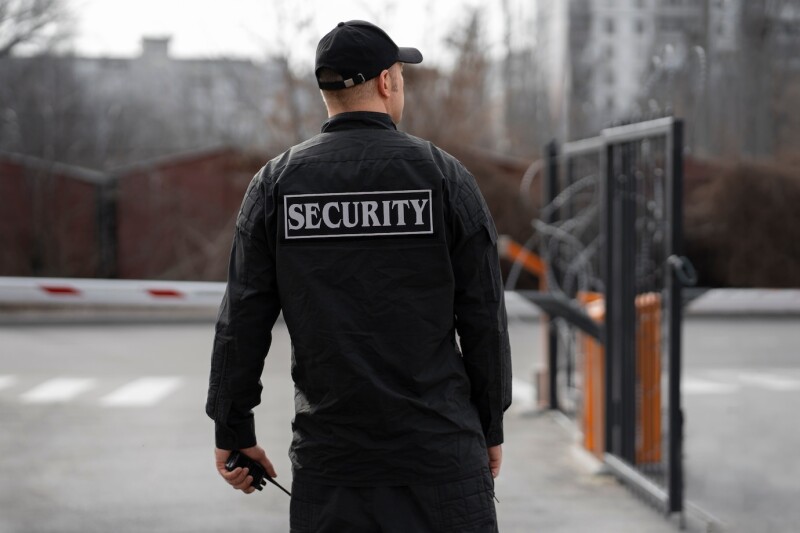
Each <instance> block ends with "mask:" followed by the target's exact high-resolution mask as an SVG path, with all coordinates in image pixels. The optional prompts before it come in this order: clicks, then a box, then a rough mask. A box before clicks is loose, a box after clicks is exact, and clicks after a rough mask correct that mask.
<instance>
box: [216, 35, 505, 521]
mask: <svg viewBox="0 0 800 533" xmlns="http://www.w3.org/2000/svg"><path fill="white" fill-rule="evenodd" d="M421 61H422V54H420V52H419V51H418V50H416V49H414V48H399V47H398V46H397V45H395V43H394V42H393V41H392V39H391V38H390V37H389V36H388V35H387V34H386V33H384V32H383V30H381V29H380V28H378V27H377V26H374V25H372V24H370V23H368V22H364V21H357V20H354V21H350V22H346V23H339V25H338V26H337V27H336V28H334V29H333V30H332V31H331V32H330V33H328V34H327V35H325V36H324V37H323V38H322V40H321V41H320V43H319V46H318V47H317V55H316V76H317V81H318V85H319V88H320V89H321V92H322V96H323V99H324V101H325V104H326V106H327V108H328V114H329V119H328V120H327V121H326V122H325V123H324V124H323V126H322V132H321V133H320V134H319V135H317V136H315V137H313V138H311V139H309V140H308V141H306V142H303V143H301V144H299V145H297V146H294V147H292V148H291V149H289V150H288V151H287V152H285V153H283V154H282V155H280V156H278V157H276V158H275V159H273V160H272V161H270V162H269V163H267V165H266V166H265V167H264V168H262V169H261V170H260V171H259V172H258V173H257V174H256V176H255V177H254V178H253V180H252V182H251V183H250V186H249V188H248V190H247V193H246V195H245V198H244V201H243V203H242V206H241V210H240V211H239V215H238V217H237V221H236V233H235V238H234V242H233V250H232V252H231V259H230V268H229V278H228V287H227V291H226V294H225V297H224V300H223V302H222V306H221V308H220V314H219V321H218V323H217V327H216V337H215V340H214V347H213V356H212V363H211V379H210V386H209V393H208V403H207V406H206V411H207V413H208V415H209V416H210V417H211V418H213V419H214V421H215V422H216V445H217V450H216V454H217V467H218V470H219V471H220V474H221V475H222V476H223V477H224V478H225V479H226V480H227V481H228V482H229V483H230V484H231V485H233V486H234V487H235V488H237V489H240V490H243V491H244V492H247V493H250V492H252V491H253V488H252V487H251V486H250V482H251V481H252V478H251V477H250V476H249V475H248V472H247V471H246V470H245V469H236V470H234V471H232V472H228V471H226V470H225V468H224V462H225V460H226V458H227V457H228V455H229V453H230V451H231V450H234V449H240V450H242V452H243V453H244V454H245V455H247V456H249V457H251V458H253V459H255V460H257V461H259V462H260V463H261V464H262V465H264V467H265V468H266V469H267V472H268V473H269V475H271V476H275V471H274V469H273V467H272V465H271V463H270V462H269V460H268V458H267V456H266V454H265V452H264V450H263V449H262V448H261V447H259V446H258V445H257V444H256V436H255V428H254V422H253V413H252V409H253V407H254V406H256V405H257V404H258V403H259V400H260V393H261V383H260V379H259V378H260V375H261V372H262V369H263V365H264V357H265V356H266V353H267V351H268V350H269V346H270V342H271V335H270V331H271V329H272V327H273V325H274V323H275V320H276V319H277V317H278V314H279V312H280V311H281V310H283V315H284V319H285V321H286V325H287V327H288V330H289V333H290V335H291V339H292V371H291V372H292V378H293V380H294V383H295V418H294V421H293V424H292V428H293V432H294V436H293V440H292V445H291V449H290V457H291V461H292V466H293V468H292V469H293V478H294V479H293V483H292V492H293V496H292V502H291V513H290V515H291V516H290V521H291V530H292V531H293V532H298V533H299V532H304V531H313V532H336V533H343V532H348V531H359V532H368V531H370V532H371V531H389V532H391V531H394V532H398V533H400V532H402V533H408V532H415V533H421V532H439V531H458V532H468V531H469V532H494V531H496V530H497V523H496V522H497V521H496V515H495V508H494V501H493V496H494V488H493V487H494V481H493V477H496V476H497V474H498V473H499V470H500V463H501V458H502V448H501V444H502V442H503V412H504V411H505V410H506V409H507V408H508V406H509V404H510V403H511V361H510V349H509V342H508V333H507V324H506V314H505V304H504V300H503V287H502V281H501V277H500V271H499V262H498V255H497V248H496V239H497V233H496V230H495V227H494V223H493V221H492V218H491V216H490V214H489V211H488V210H487V208H486V204H485V202H484V199H483V197H482V196H481V193H480V191H479V190H478V187H477V186H476V183H475V179H474V178H473V177H472V175H470V173H469V172H467V170H466V169H465V168H464V167H463V166H462V165H461V164H460V163H459V162H458V161H457V160H456V159H455V158H453V157H452V156H450V155H449V154H447V153H445V152H444V151H442V150H440V149H438V148H437V147H436V146H434V145H433V144H431V143H430V142H427V141H424V140H422V139H419V138H416V137H413V136H411V135H408V134H406V133H403V132H400V131H397V129H396V127H395V124H396V123H398V122H399V121H400V119H401V116H402V113H403V106H404V92H403V64H404V63H420V62H421ZM456 334H458V337H459V339H458V340H457V339H456Z"/></svg>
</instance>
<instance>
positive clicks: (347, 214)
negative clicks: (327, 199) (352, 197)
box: [342, 202, 358, 228]
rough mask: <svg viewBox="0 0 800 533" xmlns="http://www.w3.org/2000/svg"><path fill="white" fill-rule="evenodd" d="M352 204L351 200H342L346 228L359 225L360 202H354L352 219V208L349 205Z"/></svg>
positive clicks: (343, 219)
mask: <svg viewBox="0 0 800 533" xmlns="http://www.w3.org/2000/svg"><path fill="white" fill-rule="evenodd" d="M349 205H350V202H342V222H343V223H344V227H346V228H355V227H356V226H357V225H358V202H355V203H354V204H353V207H354V208H355V209H353V215H354V217H353V220H352V222H351V221H350V210H349V209H348V208H347V206H349Z"/></svg>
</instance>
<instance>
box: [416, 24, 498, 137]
mask: <svg viewBox="0 0 800 533" xmlns="http://www.w3.org/2000/svg"><path fill="white" fill-rule="evenodd" d="M482 31H483V28H482V26H481V16H480V11H479V10H478V9H473V10H471V11H470V12H468V14H467V16H466V17H465V19H464V22H463V23H462V25H461V26H458V27H456V28H455V29H454V31H453V32H452V33H451V34H450V35H449V36H448V37H447V39H446V43H447V44H448V45H449V46H450V47H451V48H452V49H453V50H454V52H455V56H456V59H455V64H454V67H453V68H452V70H451V71H450V72H445V71H443V70H440V69H436V68H429V67H423V66H421V65H420V66H415V67H414V68H409V69H407V70H406V71H405V72H404V75H405V76H406V78H407V79H408V83H407V85H406V92H407V95H406V104H407V105H406V111H405V118H404V119H403V124H404V126H405V127H406V129H407V130H408V131H409V132H410V133H413V134H414V135H419V136H420V137H424V138H426V139H430V140H432V141H433V142H435V143H437V144H440V145H442V146H445V147H449V146H454V145H472V144H481V145H483V146H489V145H490V144H491V143H492V142H493V139H491V138H490V137H491V130H490V128H488V127H487V123H488V121H489V118H490V116H491V111H492V110H491V102H489V95H488V90H487V84H486V79H487V75H488V72H489V60H488V58H487V57H486V53H485V50H486V47H485V46H484V45H483V42H482V38H483V34H482Z"/></svg>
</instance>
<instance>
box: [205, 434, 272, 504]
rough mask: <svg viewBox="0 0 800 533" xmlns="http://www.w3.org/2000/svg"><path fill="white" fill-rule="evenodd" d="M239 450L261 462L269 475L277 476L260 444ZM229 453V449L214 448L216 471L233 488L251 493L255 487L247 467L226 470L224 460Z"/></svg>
mask: <svg viewBox="0 0 800 533" xmlns="http://www.w3.org/2000/svg"><path fill="white" fill-rule="evenodd" d="M239 451H240V452H242V453H243V454H245V455H246V456H247V457H249V458H250V459H253V460H255V461H256V462H258V463H261V466H263V467H264V468H265V469H266V471H267V474H268V475H269V476H270V477H278V474H276V473H275V468H274V467H273V466H272V463H271V462H270V461H269V459H268V458H267V453H266V452H265V451H264V449H263V448H262V447H261V446H258V445H256V446H253V447H252V448H242V449H241V450H239ZM230 454H231V450H221V449H219V448H215V449H214V457H215V460H216V463H217V472H219V473H220V475H221V476H222V477H223V478H225V481H227V482H228V483H229V484H230V485H231V486H232V487H233V488H234V489H236V490H240V491H242V492H244V493H245V494H250V493H252V492H253V491H254V490H256V489H255V487H253V486H252V485H251V483H253V476H251V475H249V472H248V469H247V468H241V467H239V468H235V469H234V470H233V471H232V472H228V471H227V470H226V469H225V462H226V461H227V460H228V456H229V455H230Z"/></svg>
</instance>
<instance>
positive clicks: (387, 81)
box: [378, 70, 392, 98]
mask: <svg viewBox="0 0 800 533" xmlns="http://www.w3.org/2000/svg"><path fill="white" fill-rule="evenodd" d="M378 92H379V93H380V95H381V97H382V98H389V96H391V94H392V78H391V76H390V75H389V71H388V70H384V71H383V72H381V73H380V75H379V76H378Z"/></svg>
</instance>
